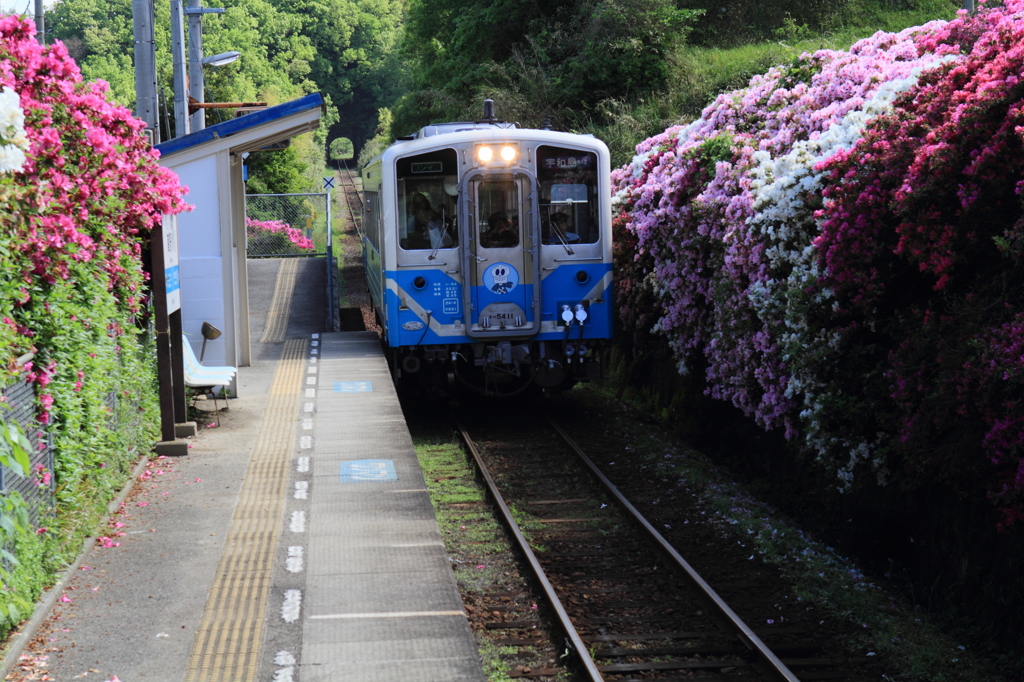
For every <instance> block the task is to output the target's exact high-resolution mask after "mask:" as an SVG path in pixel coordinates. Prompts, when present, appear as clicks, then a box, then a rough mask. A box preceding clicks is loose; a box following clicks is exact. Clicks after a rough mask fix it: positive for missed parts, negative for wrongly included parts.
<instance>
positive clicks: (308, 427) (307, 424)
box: [302, 419, 313, 431]
mask: <svg viewBox="0 0 1024 682" xmlns="http://www.w3.org/2000/svg"><path fill="white" fill-rule="evenodd" d="M302 430H303V431H312V430H313V420H312V419H303V420H302Z"/></svg>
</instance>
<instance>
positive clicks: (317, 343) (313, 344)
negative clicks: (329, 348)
mask: <svg viewBox="0 0 1024 682" xmlns="http://www.w3.org/2000/svg"><path fill="white" fill-rule="evenodd" d="M309 344H310V345H311V346H313V347H316V346H319V345H320V342H319V341H310V342H309Z"/></svg>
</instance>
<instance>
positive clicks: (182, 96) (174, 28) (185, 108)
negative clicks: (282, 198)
mask: <svg viewBox="0 0 1024 682" xmlns="http://www.w3.org/2000/svg"><path fill="white" fill-rule="evenodd" d="M201 1H202V0H188V7H182V0H171V42H172V45H171V52H172V54H173V61H174V122H175V137H181V136H182V135H187V134H189V133H191V132H195V131H197V130H202V129H203V128H205V127H206V112H205V111H204V109H205V107H202V106H200V107H196V106H194V105H195V104H199V105H201V104H203V103H204V100H205V96H204V91H205V87H204V79H203V66H224V65H225V64H230V63H231V62H233V61H235V60H236V59H238V58H239V57H240V56H241V54H240V53H238V52H234V51H232V52H221V53H219V54H215V55H213V56H211V57H205V58H204V57H203V25H202V17H203V15H204V14H221V13H223V12H224V8H223V7H200V6H199V5H200V2H201ZM186 17H188V54H187V57H186V51H185V18H186ZM192 111H195V113H190V112H192Z"/></svg>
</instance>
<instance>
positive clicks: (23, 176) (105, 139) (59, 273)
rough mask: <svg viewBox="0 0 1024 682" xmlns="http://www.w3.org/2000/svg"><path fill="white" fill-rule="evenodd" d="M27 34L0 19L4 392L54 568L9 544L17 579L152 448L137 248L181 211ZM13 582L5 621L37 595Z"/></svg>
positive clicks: (95, 90)
mask: <svg viewBox="0 0 1024 682" xmlns="http://www.w3.org/2000/svg"><path fill="white" fill-rule="evenodd" d="M34 34H35V27H34V25H33V24H32V23H30V22H28V21H26V20H24V19H22V18H18V17H15V16H0V91H2V95H0V138H3V139H2V140H0V142H4V144H3V145H0V166H2V167H3V170H4V171H5V172H2V173H0V219H2V222H3V226H4V229H3V231H2V234H0V353H2V356H0V360H2V365H0V367H2V368H3V369H4V370H6V373H7V377H6V379H5V382H7V383H9V382H12V381H17V380H20V379H21V378H27V380H28V381H30V382H32V383H34V384H35V386H36V394H37V398H38V404H37V411H38V420H39V422H41V423H42V424H43V425H45V428H46V429H47V430H48V432H49V434H50V435H51V436H52V440H53V446H54V451H55V458H56V459H55V467H54V469H55V470H54V472H53V475H54V476H55V479H56V480H55V482H56V490H57V500H58V508H57V518H56V519H55V523H56V526H53V525H52V524H51V525H50V533H51V534H53V536H54V540H53V542H54V544H55V547H52V548H50V549H51V550H55V551H56V552H57V554H56V555H55V556H50V557H49V559H47V556H49V552H40V551H38V548H33V545H32V543H33V542H37V541H41V540H39V538H40V537H42V538H43V540H45V537H46V535H47V532H46V531H45V530H44V529H40V532H39V533H38V534H37V533H31V534H30V535H31V537H30V538H20V539H19V540H18V542H17V543H16V544H17V547H16V549H17V554H18V556H19V558H20V559H21V560H22V566H21V567H19V568H18V569H17V570H16V571H15V573H17V572H18V571H21V572H22V573H28V574H32V575H35V573H33V572H34V571H35V572H38V570H39V567H38V566H33V565H29V564H30V563H31V562H26V560H25V558H24V557H25V556H28V555H31V556H35V557H36V558H37V559H39V561H47V560H49V561H51V562H54V563H56V564H59V563H60V561H61V560H62V556H61V552H62V551H63V553H65V554H66V553H67V552H68V551H70V552H74V551H75V550H76V549H77V547H80V544H76V543H78V542H79V540H80V537H81V535H82V534H83V533H88V532H90V531H91V530H92V528H91V524H92V523H93V522H94V520H95V518H96V516H97V515H98V514H100V513H102V511H103V509H104V508H105V504H106V501H107V500H108V499H109V498H110V497H111V496H112V492H113V491H114V490H115V489H116V488H117V487H119V486H120V485H122V484H123V482H124V475H125V473H126V472H127V471H128V470H129V469H130V467H131V465H132V464H133V460H134V457H135V456H136V455H137V452H135V450H136V449H137V448H139V447H146V446H148V445H149V444H151V442H152V440H151V437H152V436H153V435H154V433H153V427H154V424H155V420H156V411H155V409H153V408H154V399H153V395H154V394H153V382H152V376H153V371H152V370H153V367H152V359H151V358H150V357H148V356H146V355H144V354H143V352H142V351H143V349H142V348H141V343H142V341H141V330H140V328H139V324H138V322H139V321H140V316H141V315H143V314H144V313H145V310H144V304H145V300H146V290H145V275H144V272H143V269H142V246H143V243H144V241H145V239H146V237H147V235H148V233H149V231H150V229H151V228H152V227H153V226H154V225H155V224H156V223H157V221H159V220H160V216H161V214H171V213H177V212H179V211H182V210H183V209H185V208H186V205H185V204H184V203H183V201H182V195H183V193H184V190H183V189H182V188H181V186H180V185H179V183H178V180H177V178H176V177H175V176H174V175H173V174H172V173H170V172H169V171H167V170H165V169H163V168H161V167H160V166H159V165H158V164H157V155H156V152H154V151H153V150H152V148H151V147H150V145H149V144H148V143H147V142H146V139H145V137H144V136H143V135H142V134H141V132H140V131H141V129H142V127H143V126H142V123H141V122H140V121H138V120H136V119H134V118H133V116H132V114H131V112H129V111H128V110H127V109H125V108H123V107H120V106H118V105H115V104H113V103H111V102H109V101H108V100H107V97H106V90H107V86H106V84H105V83H102V82H99V83H84V82H83V81H82V78H81V75H80V73H79V71H78V67H77V66H76V65H75V63H74V62H73V61H72V60H71V58H70V57H69V56H68V53H67V50H66V49H65V48H64V46H63V45H61V44H60V43H57V44H55V45H53V46H50V47H42V46H40V45H39V44H38V43H37V42H36V41H35V39H34ZM12 98H16V100H15V99H12ZM15 101H16V106H15ZM14 108H17V109H20V111H21V112H23V113H22V114H20V117H19V114H18V113H16V112H14ZM19 125H23V130H24V132H23V134H22V136H21V137H19V136H18V135H17V133H16V132H15V128H17V127H18V126H19ZM12 126H13V127H12ZM12 147H14V148H17V149H20V150H21V151H22V152H23V153H24V157H23V158H21V157H18V156H17V154H16V153H15V150H14V149H12ZM26 354H33V357H32V359H31V361H30V362H28V363H27V364H21V365H19V364H18V363H17V362H16V360H17V359H18V358H19V357H23V356H25V355H26ZM54 530H57V531H59V533H53V531H54ZM12 580H14V583H13V584H8V585H6V586H5V587H6V588H7V589H5V590H3V591H0V597H2V599H0V602H2V605H3V606H4V609H3V614H2V615H5V616H6V615H7V610H6V605H8V604H12V603H22V604H23V603H25V600H26V599H28V600H31V599H32V598H34V596H33V595H32V591H33V590H38V589H39V588H40V587H42V585H39V584H36V583H33V582H32V581H31V580H30V581H28V583H27V584H20V583H18V579H17V576H15V577H14V578H12ZM5 582H6V581H5ZM22 582H25V581H22ZM19 590H22V591H21V592H19ZM12 600H13V601H12ZM14 613H15V614H17V610H15V611H14ZM0 620H2V619H0ZM10 620H11V621H16V618H15V617H14V616H11V617H10Z"/></svg>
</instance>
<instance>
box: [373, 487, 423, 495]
mask: <svg viewBox="0 0 1024 682" xmlns="http://www.w3.org/2000/svg"><path fill="white" fill-rule="evenodd" d="M381 492H385V493H388V494H391V495H394V494H395V493H426V492H430V491H428V490H427V489H426V488H413V489H412V490H383V491H381Z"/></svg>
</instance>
